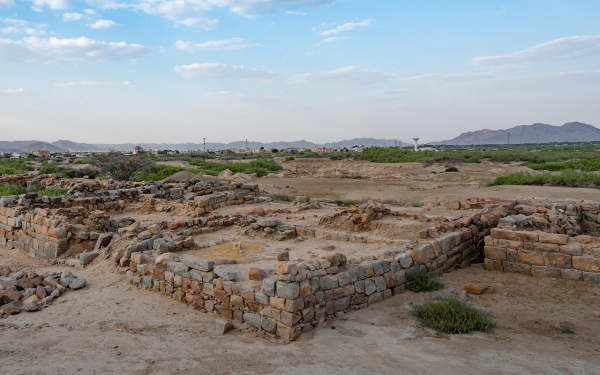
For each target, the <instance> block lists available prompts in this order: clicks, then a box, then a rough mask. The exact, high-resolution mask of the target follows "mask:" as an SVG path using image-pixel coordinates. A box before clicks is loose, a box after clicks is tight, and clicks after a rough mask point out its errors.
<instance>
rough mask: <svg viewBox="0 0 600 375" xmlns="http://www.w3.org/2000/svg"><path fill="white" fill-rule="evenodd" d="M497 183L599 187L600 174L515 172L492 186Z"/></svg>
mask: <svg viewBox="0 0 600 375" xmlns="http://www.w3.org/2000/svg"><path fill="white" fill-rule="evenodd" d="M497 185H549V186H566V187H592V188H599V187H600V175H597V174H594V173H588V172H574V171H565V172H562V173H561V174H560V175H553V174H551V173H544V174H539V175H536V176H534V175H530V174H527V173H513V174H511V175H508V176H501V177H498V178H496V180H494V182H492V183H491V184H490V186H497Z"/></svg>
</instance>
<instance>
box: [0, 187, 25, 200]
mask: <svg viewBox="0 0 600 375" xmlns="http://www.w3.org/2000/svg"><path fill="white" fill-rule="evenodd" d="M26 192H27V189H25V188H24V187H23V186H17V185H11V184H6V185H0V197H5V196H8V195H20V194H25V193H26Z"/></svg>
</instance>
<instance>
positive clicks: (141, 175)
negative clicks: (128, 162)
mask: <svg viewBox="0 0 600 375" xmlns="http://www.w3.org/2000/svg"><path fill="white" fill-rule="evenodd" d="M181 171H190V172H192V173H198V170H196V169H190V168H180V167H173V166H170V165H164V164H152V165H149V166H147V167H145V168H144V169H142V170H141V171H139V172H138V173H136V174H135V176H134V177H133V180H134V181H160V180H164V179H165V178H167V177H170V176H172V175H174V174H175V173H177V172H181Z"/></svg>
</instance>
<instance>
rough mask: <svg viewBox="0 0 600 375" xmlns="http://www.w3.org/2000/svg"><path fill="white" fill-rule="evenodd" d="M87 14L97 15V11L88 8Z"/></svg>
mask: <svg viewBox="0 0 600 375" xmlns="http://www.w3.org/2000/svg"><path fill="white" fill-rule="evenodd" d="M84 12H85V14H87V15H90V16H95V15H96V11H95V10H93V9H86V10H84Z"/></svg>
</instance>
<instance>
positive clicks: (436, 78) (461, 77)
mask: <svg viewBox="0 0 600 375" xmlns="http://www.w3.org/2000/svg"><path fill="white" fill-rule="evenodd" d="M492 78H494V76H493V75H492V74H489V73H429V74H422V75H419V76H415V77H410V78H407V79H405V81H406V82H418V83H419V82H422V83H436V82H443V83H465V82H474V81H481V80H485V79H492Z"/></svg>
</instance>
